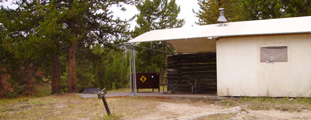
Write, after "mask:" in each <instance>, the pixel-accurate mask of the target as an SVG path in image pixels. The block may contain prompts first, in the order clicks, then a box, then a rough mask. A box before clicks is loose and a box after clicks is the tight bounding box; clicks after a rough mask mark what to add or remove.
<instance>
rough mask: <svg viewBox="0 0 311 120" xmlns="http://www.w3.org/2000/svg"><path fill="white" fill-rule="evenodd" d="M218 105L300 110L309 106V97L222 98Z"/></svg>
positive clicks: (289, 110) (310, 101)
mask: <svg viewBox="0 0 311 120" xmlns="http://www.w3.org/2000/svg"><path fill="white" fill-rule="evenodd" d="M219 104H220V105H222V106H226V107H234V106H243V105H244V106H247V108H248V109H251V110H271V109H275V110H280V111H288V112H301V111H302V110H304V109H309V108H310V107H311V99H310V98H270V97H259V98H252V97H241V98H236V99H228V100H222V101H220V102H219Z"/></svg>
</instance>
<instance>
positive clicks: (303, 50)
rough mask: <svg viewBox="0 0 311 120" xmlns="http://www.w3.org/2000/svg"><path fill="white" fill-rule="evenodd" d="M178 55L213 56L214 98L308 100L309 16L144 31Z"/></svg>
mask: <svg viewBox="0 0 311 120" xmlns="http://www.w3.org/2000/svg"><path fill="white" fill-rule="evenodd" d="M150 41H167V42H169V43H170V45H171V46H173V47H174V49H175V50H176V51H177V52H178V53H179V54H184V53H204V52H216V56H217V59H216V61H217V95H218V96H269V97H311V16H306V17H292V18H281V19H267V20H253V21H242V22H228V23H224V24H211V25H204V26H198V27H191V28H174V29H162V30H153V31H149V32H146V33H144V34H142V35H140V36H138V37H136V38H134V39H132V40H130V41H129V42H128V44H129V43H130V44H133V43H138V42H150Z"/></svg>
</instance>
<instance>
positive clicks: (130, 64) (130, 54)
mask: <svg viewBox="0 0 311 120" xmlns="http://www.w3.org/2000/svg"><path fill="white" fill-rule="evenodd" d="M126 48H127V47H126ZM127 49H128V48H127ZM128 55H129V67H130V79H129V82H130V92H131V96H132V95H133V92H132V88H133V86H132V49H131V48H130V47H129V49H128Z"/></svg>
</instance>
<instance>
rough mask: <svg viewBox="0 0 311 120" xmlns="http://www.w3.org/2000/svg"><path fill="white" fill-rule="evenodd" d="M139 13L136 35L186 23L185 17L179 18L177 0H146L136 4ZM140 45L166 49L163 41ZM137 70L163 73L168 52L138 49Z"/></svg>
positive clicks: (134, 34)
mask: <svg viewBox="0 0 311 120" xmlns="http://www.w3.org/2000/svg"><path fill="white" fill-rule="evenodd" d="M136 8H137V9H138V11H139V14H137V15H135V16H136V17H137V20H136V23H137V26H136V27H135V30H134V33H133V35H132V37H136V36H138V35H140V34H142V33H145V32H148V31H151V30H156V29H166V28H178V27H181V26H182V25H183V24H184V19H178V18H177V17H178V14H179V13H180V7H179V6H178V5H177V4H176V3H175V0H170V1H169V2H168V0H145V1H143V2H140V3H138V4H136ZM138 46H141V47H147V48H153V49H158V50H162V51H165V46H164V45H163V44H161V42H149V43H147V42H146V43H139V44H138ZM137 51H138V52H137V65H136V66H137V72H159V70H160V72H161V73H163V71H164V68H165V66H166V64H165V61H164V60H165V58H166V54H163V53H158V52H154V51H150V50H145V49H137Z"/></svg>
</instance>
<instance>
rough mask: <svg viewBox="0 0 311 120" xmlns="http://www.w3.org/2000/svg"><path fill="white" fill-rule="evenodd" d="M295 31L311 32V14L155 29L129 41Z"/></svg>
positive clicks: (290, 32) (289, 32)
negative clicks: (221, 24)
mask: <svg viewBox="0 0 311 120" xmlns="http://www.w3.org/2000/svg"><path fill="white" fill-rule="evenodd" d="M293 33H311V16H306V17H292V18H281V19H265V20H253V21H241V22H228V23H226V24H225V26H220V24H211V25H204V26H197V27H191V28H174V29H162V30H153V31H149V32H146V33H144V34H142V35H140V36H138V37H136V38H134V39H132V40H130V41H129V42H128V43H135V42H149V41H167V40H185V39H194V38H209V37H216V38H217V37H228V36H248V35H269V34H293Z"/></svg>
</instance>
